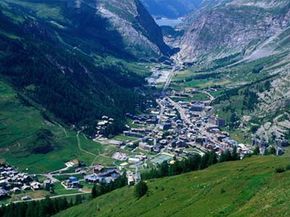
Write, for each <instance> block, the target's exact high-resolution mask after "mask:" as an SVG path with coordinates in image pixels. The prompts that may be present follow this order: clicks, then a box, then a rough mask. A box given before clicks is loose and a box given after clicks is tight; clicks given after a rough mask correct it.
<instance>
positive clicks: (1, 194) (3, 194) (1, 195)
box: [0, 188, 9, 199]
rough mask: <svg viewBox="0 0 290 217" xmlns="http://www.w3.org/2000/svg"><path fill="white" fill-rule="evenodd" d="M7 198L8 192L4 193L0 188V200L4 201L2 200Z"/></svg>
mask: <svg viewBox="0 0 290 217" xmlns="http://www.w3.org/2000/svg"><path fill="white" fill-rule="evenodd" d="M8 196H9V194H8V191H6V190H5V189H3V188H0V199H4V198H6V197H8Z"/></svg>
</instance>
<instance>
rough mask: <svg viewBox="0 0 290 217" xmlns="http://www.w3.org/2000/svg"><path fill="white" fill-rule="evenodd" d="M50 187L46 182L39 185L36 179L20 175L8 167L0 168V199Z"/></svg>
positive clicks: (2, 166)
mask: <svg viewBox="0 0 290 217" xmlns="http://www.w3.org/2000/svg"><path fill="white" fill-rule="evenodd" d="M51 186H52V183H51V182H50V181H48V180H46V181H44V182H43V183H40V182H39V181H38V180H37V178H36V177H34V176H30V175H28V174H26V173H20V172H18V171H17V170H16V169H15V168H13V167H11V166H9V165H6V164H2V165H1V166H0V199H3V198H5V197H8V196H9V195H11V194H17V193H21V192H25V191H29V190H32V191H37V190H41V189H45V190H50V187H51Z"/></svg>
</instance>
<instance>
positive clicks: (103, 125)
mask: <svg viewBox="0 0 290 217" xmlns="http://www.w3.org/2000/svg"><path fill="white" fill-rule="evenodd" d="M113 122H114V119H113V118H110V117H108V116H105V115H104V116H102V118H101V120H99V121H98V123H97V126H96V130H97V132H96V135H95V138H101V137H103V134H104V132H105V130H106V129H107V127H108V126H110V125H112V124H113Z"/></svg>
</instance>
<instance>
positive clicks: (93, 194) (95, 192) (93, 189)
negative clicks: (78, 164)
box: [91, 185, 98, 198]
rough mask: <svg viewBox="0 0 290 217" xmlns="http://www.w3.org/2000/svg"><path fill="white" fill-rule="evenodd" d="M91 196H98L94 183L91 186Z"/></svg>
mask: <svg viewBox="0 0 290 217" xmlns="http://www.w3.org/2000/svg"><path fill="white" fill-rule="evenodd" d="M91 194H92V198H96V197H97V196H98V192H97V186H96V185H94V186H93V188H92V193H91Z"/></svg>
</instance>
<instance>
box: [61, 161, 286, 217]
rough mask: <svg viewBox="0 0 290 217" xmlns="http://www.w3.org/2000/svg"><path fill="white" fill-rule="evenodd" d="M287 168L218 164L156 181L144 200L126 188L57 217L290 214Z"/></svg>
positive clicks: (267, 163) (266, 164)
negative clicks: (278, 172) (282, 169)
mask: <svg viewBox="0 0 290 217" xmlns="http://www.w3.org/2000/svg"><path fill="white" fill-rule="evenodd" d="M287 164H289V158H288V157H283V158H277V157H272V156H269V157H252V158H249V159H245V160H243V161H238V162H228V163H223V164H218V165H215V166H212V167H210V168H209V169H206V170H203V171H198V172H193V173H188V174H184V175H181V176H175V177H170V178H163V179H158V180H151V181H149V182H148V185H149V194H148V195H147V196H144V197H143V198H141V199H139V200H137V199H136V198H135V197H134V193H133V188H132V187H131V188H128V187H125V188H122V189H119V190H116V191H114V192H112V193H109V194H106V195H103V196H101V197H99V198H97V199H95V200H93V201H91V202H89V203H86V204H83V205H80V206H77V207H74V208H72V209H69V210H67V211H64V212H62V213H60V214H59V215H57V216H58V217H66V216H69V217H76V216H82V217H93V216H98V217H100V216H111V217H113V216H118V217H121V216H144V217H145V216H148V217H149V216H158V217H162V216H196V217H201V216H207V217H208V216H275V217H279V216H289V213H290V208H289V207H290V206H289V205H290V202H289V201H290V200H289V199H290V190H289V185H290V179H289V178H290V172H289V171H287V172H285V173H282V174H277V173H275V172H274V170H275V168H276V167H278V166H285V165H287Z"/></svg>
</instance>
